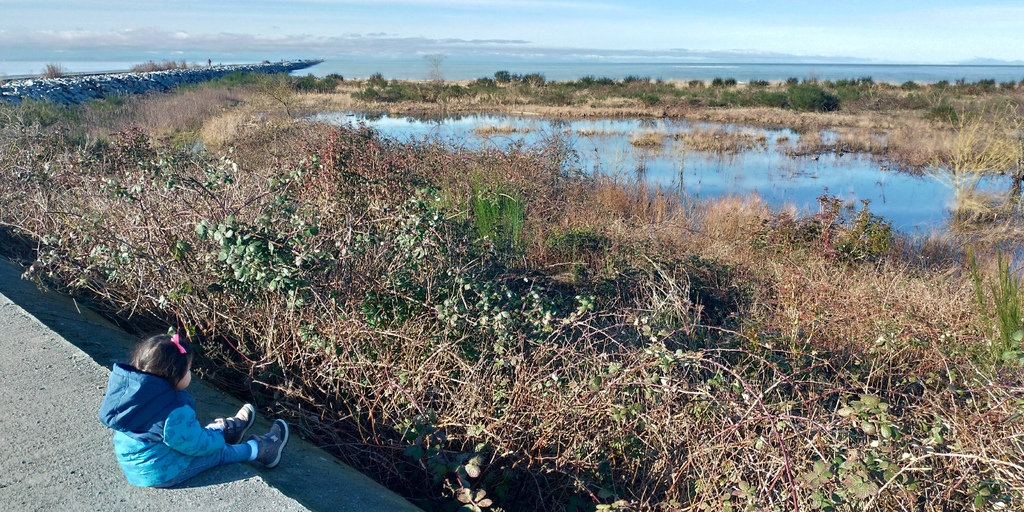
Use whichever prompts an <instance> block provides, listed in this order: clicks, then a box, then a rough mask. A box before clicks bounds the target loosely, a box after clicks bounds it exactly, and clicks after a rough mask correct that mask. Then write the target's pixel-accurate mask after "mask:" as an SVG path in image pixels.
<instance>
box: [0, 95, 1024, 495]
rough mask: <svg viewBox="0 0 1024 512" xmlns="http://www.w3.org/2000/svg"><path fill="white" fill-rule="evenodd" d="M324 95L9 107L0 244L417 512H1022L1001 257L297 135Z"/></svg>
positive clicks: (1017, 409)
mask: <svg viewBox="0 0 1024 512" xmlns="http://www.w3.org/2000/svg"><path fill="white" fill-rule="evenodd" d="M723 85H724V84H723ZM284 86H288V87H284ZM317 101H327V100H324V99H320V98H319V97H318V96H316V95H314V94H298V93H296V91H295V89H294V88H293V87H291V86H290V84H287V83H282V82H275V81H270V80H268V81H260V82H258V83H246V84H222V85H220V86H215V87H201V88H196V89H194V90H189V91H185V92H184V93H182V94H175V95H170V96H159V97H151V98H145V99H130V100H127V101H125V102H123V103H118V102H116V101H114V102H103V103H94V104H91V105H87V106H84V107H81V108H78V109H75V110H73V111H57V112H51V110H52V108H53V107H52V106H40V105H33V104H29V105H26V106H23V107H19V108H13V107H11V108H9V109H7V110H4V111H3V115H0V123H2V139H0V142H2V144H0V173H2V176H0V197H2V202H0V240H2V244H0V247H2V248H3V250H4V252H5V253H6V254H7V255H9V256H11V257H14V258H15V259H16V260H17V261H19V262H21V263H22V264H23V265H25V267H26V268H27V276H28V277H30V278H33V279H38V280H39V281H40V282H42V283H45V284H47V285H48V286H54V287H59V288H64V289H68V290H70V291H72V292H75V293H76V294H78V295H79V296H80V297H82V298H83V300H88V301H89V302H91V303H92V304H94V305H96V306H97V307H100V308H103V309H105V310H107V311H109V312H110V313H111V314H112V315H116V316H117V317H118V318H120V319H121V320H120V321H121V322H122V323H123V324H124V325H126V326H128V327H129V328H132V329H135V330H138V331H152V330H158V331H159V330H163V329H166V327H167V325H172V326H174V327H176V328H178V329H180V330H181V331H182V332H183V333H185V334H186V335H187V336H188V337H189V339H190V340H192V341H193V342H194V343H196V344H197V345H198V346H199V347H201V350H202V361H201V368H200V371H201V372H202V373H203V376H204V377H206V378H209V379H213V380H215V381H218V382H220V383H221V384H222V385H223V386H225V387H227V388H229V389H231V390H232V391H233V392H234V393H236V394H238V395H239V396H241V397H242V398H245V399H251V400H253V401H254V402H255V403H257V404H258V405H259V407H260V408H261V409H263V410H264V411H266V412H272V413H273V414H275V415H278V416H282V417H285V418H288V419H289V420H290V422H291V423H292V424H293V425H295V428H296V429H297V430H298V431H299V432H302V433H303V434H304V435H308V436H310V437H314V438H316V439H317V440H318V441H319V443H320V444H321V445H322V446H325V447H326V448H328V449H330V450H332V451H333V452H334V453H336V454H337V455H338V456H339V457H340V458H341V459H342V460H345V461H346V462H349V463H351V464H353V465H355V466H356V467H358V468H359V469H360V470H362V471H364V472H366V473H368V474H370V475H372V476H374V477H375V478H377V479H378V480H380V481H381V482H383V483H385V484H386V485H388V486H390V487H392V488H395V489H396V490H398V491H399V492H402V493H403V494H405V495H406V496H409V497H410V498H411V499H413V500H414V501H416V502H417V503H418V504H420V505H421V506H423V507H424V508H427V509H429V510H454V509H457V508H459V507H463V509H464V510H475V509H493V510H497V509H502V510H510V511H511V510H553V511H554V510H558V511H561V510H574V511H579V510H763V509H779V510H797V509H800V510H804V509H810V510H816V509H821V510H862V509H872V510H965V509H969V508H972V507H976V508H977V509H989V508H991V509H999V508H1004V509H1006V508H1009V509H1013V508H1019V507H1020V506H1021V504H1022V503H1024V501H1022V500H1024V495H1022V490H1024V467H1022V465H1021V462H1020V454H1021V453H1022V451H1024V446H1022V439H1024V438H1022V437H1021V436H1022V434H1024V421H1022V419H1021V414H1022V413H1024V377H1022V373H1021V369H1020V361H1021V358H1020V339H1021V335H1022V331H1021V307H1020V290H1019V279H1018V278H1017V277H1015V274H1014V273H1013V272H1010V271H1009V270H1008V267H1007V263H1006V261H1005V260H1003V259H1001V258H998V257H996V249H997V248H999V246H998V245H986V244H980V243H974V244H972V245H973V246H968V245H966V244H965V243H964V241H965V240H973V239H970V238H967V237H964V238H955V237H953V236H950V237H949V238H944V239H928V240H919V239H918V240H908V239H904V238H902V237H900V236H898V235H897V234H895V233H893V232H892V231H891V230H890V228H889V226H888V224H887V223H886V221H885V219H881V218H878V217H876V216H874V215H872V214H871V212H870V211H869V210H867V209H866V208H858V209H854V210H850V209H848V208H846V207H844V206H843V205H842V203H841V202H840V201H837V200H835V199H834V198H830V197H822V199H821V210H820V212H819V214H817V215H814V216H809V217H795V216H794V215H792V214H789V213H787V212H777V211H771V210H769V209H768V208H767V207H765V206H764V205H763V204H762V203H761V202H760V201H759V200H758V199H757V198H754V197H748V198H725V199H720V200H715V201H702V202H692V201H687V200H684V199H683V198H680V197H677V196H674V195H672V194H669V193H666V192H665V191H661V190H658V189H655V188H651V187H649V186H647V185H646V184H644V183H643V182H635V181H620V180H616V179H613V178H610V177H600V176H598V177H593V176H584V175H581V174H579V173H578V172H577V171H576V170H574V169H572V168H571V167H570V166H568V165H567V162H569V161H570V159H568V158H567V157H568V156H569V155H568V153H567V148H566V147H564V146H563V145H562V144H561V143H560V141H559V140H558V139H552V140H550V141H548V142H547V143H545V144H543V145H539V146H533V147H515V148H513V149H510V150H507V151H498V150H483V151H467V150H465V149H462V148H458V147H448V146H444V145H440V144H434V143H410V144H405V143H399V142H396V141H393V140H389V139H387V138H384V137H381V136H380V135H379V134H377V133H374V132H373V131H371V130H367V129H358V128H336V127H330V126H324V125H317V124H311V123H305V122H296V121H292V120H291V119H292V116H293V115H294V114H295V113H296V112H299V111H301V110H303V109H307V108H315V106H316V103H315V102H317ZM307 102H308V103H307ZM185 106H194V108H184V107H185ZM47 112H50V113H48V114H45V113H47ZM44 114H45V116H44ZM46 116H50V117H46ZM44 117H46V119H49V120H50V122H49V124H48V125H47V126H43V124H46V123H42V122H40V119H42V118H44ZM105 130H110V131H112V132H114V135H107V134H105V133H104V131H105ZM107 133H110V132H107ZM197 139H201V140H206V141H208V144H207V147H210V148H214V149H213V150H205V149H203V148H200V147H197V146H196V145H195V144H193V143H192V142H194V141H195V140H197ZM474 507H475V508H474Z"/></svg>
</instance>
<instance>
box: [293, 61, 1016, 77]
mask: <svg viewBox="0 0 1024 512" xmlns="http://www.w3.org/2000/svg"><path fill="white" fill-rule="evenodd" d="M431 71H432V67H431V64H430V63H429V62H428V61H427V60H426V59H424V58H414V57H403V58H387V57H382V58H373V59H371V58H363V57H360V58H345V59H329V60H325V61H324V62H323V63H321V64H319V65H317V66H314V67H312V68H308V69H304V70H300V71H297V72H295V74H296V75H306V74H310V73H312V74H313V75H315V76H321V77H322V76H325V75H328V74H331V73H337V74H339V75H341V76H343V77H345V78H366V77H369V76H370V75H372V74H374V73H380V74H381V75H383V76H384V77H385V78H388V79H400V80H426V79H428V78H429V77H430V76H431ZM497 71H508V72H510V73H514V74H521V75H525V74H529V73H540V74H542V75H544V77H545V78H546V79H548V80H557V81H564V80H576V79H578V78H581V77H585V76H593V77H597V78H602V77H607V78H612V79H622V78H625V77H627V76H635V77H647V78H651V79H652V80H658V79H661V80H684V81H685V80H703V81H710V80H713V79H715V78H726V79H727V78H733V79H736V80H737V81H739V82H748V81H750V80H767V81H783V80H786V79H788V78H797V79H800V80H804V79H810V78H816V79H819V80H842V79H854V78H871V79H872V80H874V81H876V82H890V83H903V82H907V81H914V82H919V83H934V82H938V81H941V80H945V81H948V82H950V83H955V82H956V81H957V80H964V81H966V82H968V83H970V82H977V81H979V80H989V79H991V80H995V81H996V82H999V83H1003V82H1010V81H1013V82H1020V81H1022V80H1024V66H962V65H960V66H952V65H949V66H947V65H904V64H820V63H819V64H805V63H794V64H758V63H754V64H737V63H694V62H608V61H604V60H588V61H565V60H550V59H548V60H545V59H534V60H530V59H511V58H494V59H482V58H469V57H456V56H451V57H449V58H447V59H445V60H444V61H443V62H442V63H441V66H440V72H441V75H442V76H443V78H444V79H445V80H455V81H458V80H474V79H477V78H490V77H493V76H494V73H495V72H497Z"/></svg>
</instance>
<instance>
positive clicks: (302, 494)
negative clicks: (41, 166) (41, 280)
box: [0, 261, 419, 512]
mask: <svg viewBox="0 0 1024 512" xmlns="http://www.w3.org/2000/svg"><path fill="white" fill-rule="evenodd" d="M130 345H131V339H130V337H129V336H128V335H126V334H125V333H124V332H123V331H121V330H119V329H117V328H116V327H115V326H113V325H112V324H110V323H109V322H107V321H106V320H104V319H103V318H101V317H100V316H99V315H96V314H95V313H92V312H91V311H89V310H86V309H80V308H78V307H77V306H76V304H75V303H74V301H72V300H71V299H69V298H68V297H65V296H62V295H59V294H56V293H53V292H47V293H43V292H41V291H39V290H38V289H37V288H36V287H35V285H33V284H32V283H29V282H27V281H23V280H21V279H20V271H19V270H18V269H17V268H16V267H15V266H13V265H11V264H10V263H9V262H7V261H0V504H2V508H3V510H61V511H64V510H90V511H91V510H105V511H106V510H146V511H165V510H166V511H175V512H182V511H185V510H233V511H258V510H331V511H353V512H355V511H371V510H372V511H378V510H381V511H399V512H400V511H416V510H419V509H417V508H415V507H413V506H412V505H410V504H409V502H407V501H405V500H404V499H402V498H401V497H399V496H398V495H396V494H394V493H392V492H391V491H388V490H387V489H385V488H383V487H381V486H380V485H378V484H377V483H376V482H374V481H372V480H370V479H369V478H367V477H366V476H365V475H363V474H361V473H359V472H357V471H355V470H354V469H352V468H350V467H349V466H346V465H344V464H341V463H340V462H338V461H337V460H335V459H333V458H331V457H330V456H329V455H327V454H326V453H325V452H323V451H321V450H319V449H318V448H316V447H314V446H313V445H311V444H310V443H307V442H305V441H303V440H301V439H299V437H298V435H297V432H296V431H293V433H292V439H291V440H290V441H289V443H288V447H287V448H285V453H284V457H283V458H282V460H281V464H280V465H279V466H278V467H277V468H275V469H272V470H266V469H262V468H260V467H259V466H258V465H251V464H236V465H232V466H224V467H220V468H216V469H213V470H210V471H208V472H206V473H203V474H201V475H199V476H198V477H196V478H194V479H192V480H190V481H188V482H186V483H185V485H184V486H182V487H179V488H174V489H139V488H136V487H132V486H131V485H129V484H128V483H127V481H126V480H125V479H124V476H123V475H122V474H121V470H120V468H119V467H118V465H117V461H116V460H115V459H114V453H113V446H112V444H111V435H112V433H111V431H110V430H108V429H107V428H106V427H104V426H103V425H102V424H100V422H99V418H98V416H97V414H98V411H99V406H100V403H101V402H102V401H103V394H104V392H105V390H106V384H107V378H108V376H109V375H110V366H111V365H112V364H113V362H115V361H118V360H122V359H123V356H124V355H125V354H126V353H127V351H128V349H129V347H130ZM189 392H191V393H192V395H193V396H194V397H195V398H196V401H197V402H198V404H199V416H200V421H204V420H210V419H212V418H213V417H215V415H216V416H228V415H231V414H233V413H234V412H235V411H236V410H237V409H238V407H239V406H240V405H241V403H240V402H239V401H237V400H235V399H233V398H230V397H228V396H227V395H225V394H223V393H222V392H220V391H218V390H216V389H214V388H213V387H212V386H210V385H207V384H205V383H203V382H199V381H193V382H192V385H191V386H190V387H189ZM269 425H270V422H269V421H268V420H267V419H266V418H260V419H259V420H258V421H257V423H256V425H255V426H254V427H253V431H254V432H265V431H266V429H267V428H268V427H269Z"/></svg>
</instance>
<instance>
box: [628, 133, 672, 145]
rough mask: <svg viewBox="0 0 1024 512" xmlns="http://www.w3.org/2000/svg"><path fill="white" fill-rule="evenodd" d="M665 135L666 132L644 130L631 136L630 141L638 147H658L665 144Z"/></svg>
mask: <svg viewBox="0 0 1024 512" xmlns="http://www.w3.org/2000/svg"><path fill="white" fill-rule="evenodd" d="M665 137H666V135H665V134H664V133H655V132H643V133H637V134H633V135H632V136H630V137H629V143H630V144H632V145H633V146H634V147H638V148H646V149H658V148H662V147H664V146H665Z"/></svg>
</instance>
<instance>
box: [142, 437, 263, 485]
mask: <svg viewBox="0 0 1024 512" xmlns="http://www.w3.org/2000/svg"><path fill="white" fill-rule="evenodd" d="M252 456H253V453H252V448H251V447H250V446H249V444H248V443H242V444H227V445H224V449H223V450H221V451H219V452H217V453H214V454H211V455H206V456H204V457H196V458H194V459H192V462H191V463H190V464H189V465H188V467H186V468H185V469H183V470H181V473H178V475H177V476H175V477H174V478H173V479H172V480H171V481H170V482H167V483H164V484H161V485H157V486H156V487H173V486H175V485H178V484H180V483H182V482H184V481H185V480H188V479H189V478H192V477H194V476H196V475H198V474H199V473H202V472H203V471H206V470H207V469H210V468H215V467H217V466H223V465H225V464H234V463H238V462H245V461H247V460H251V459H252Z"/></svg>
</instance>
